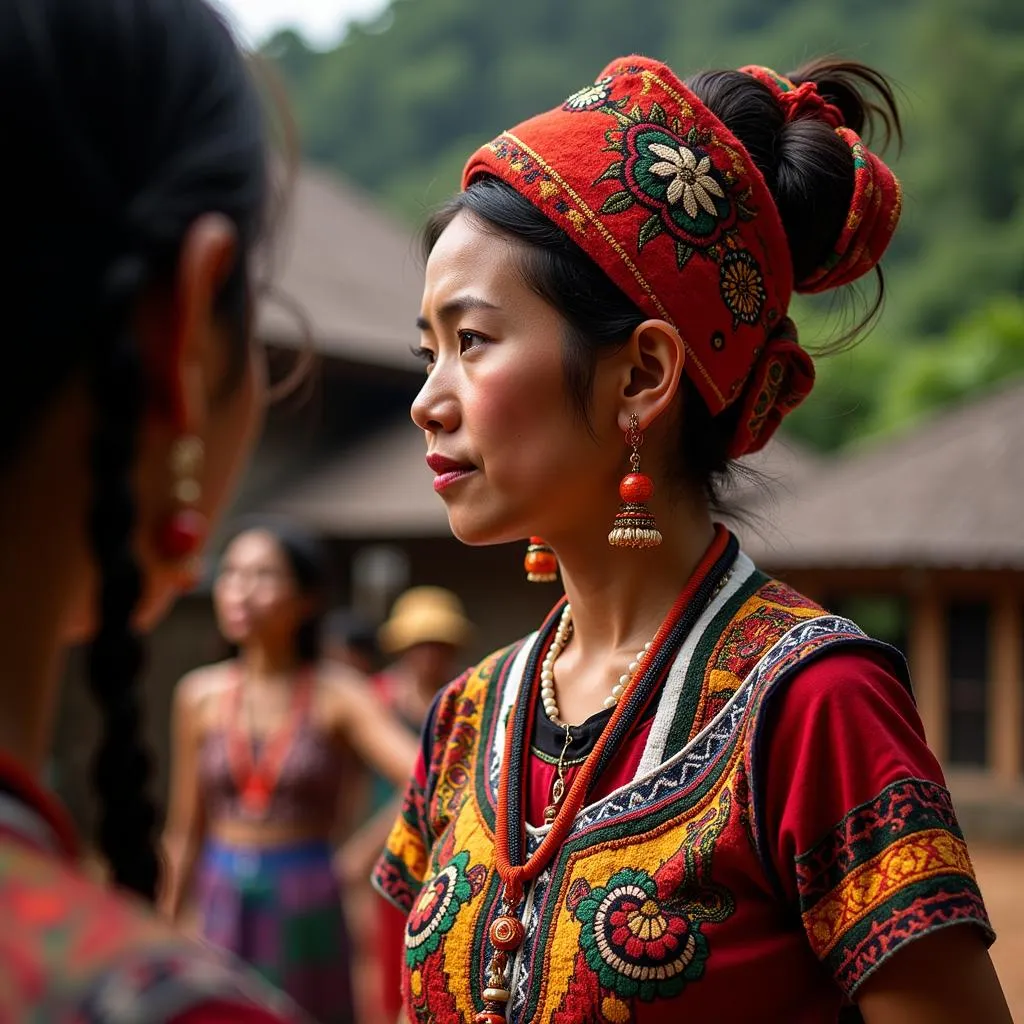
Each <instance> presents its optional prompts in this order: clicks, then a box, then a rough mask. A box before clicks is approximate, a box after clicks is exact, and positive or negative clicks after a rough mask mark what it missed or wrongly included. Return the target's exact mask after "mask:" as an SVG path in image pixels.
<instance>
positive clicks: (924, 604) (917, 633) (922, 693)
mask: <svg viewBox="0 0 1024 1024" xmlns="http://www.w3.org/2000/svg"><path fill="white" fill-rule="evenodd" d="M923 582H924V586H923V587H921V588H920V589H919V590H917V592H916V593H915V594H914V595H913V596H912V598H911V606H910V631H909V632H910V635H909V638H908V644H907V647H908V650H907V660H908V661H909V662H910V673H911V678H912V679H913V683H914V695H915V697H916V698H917V709H918V711H919V712H920V714H921V721H922V722H923V723H924V733H925V736H926V737H927V739H928V745H929V746H930V747H931V748H932V750H933V751H934V752H935V756H936V757H938V759H939V760H940V761H944V760H945V758H946V754H947V751H948V749H949V744H948V732H949V729H948V722H947V717H948V707H949V678H948V674H947V671H946V632H947V631H946V606H945V601H944V599H943V595H941V594H939V593H937V592H936V590H935V587H934V584H933V582H932V581H931V580H925V581H923Z"/></svg>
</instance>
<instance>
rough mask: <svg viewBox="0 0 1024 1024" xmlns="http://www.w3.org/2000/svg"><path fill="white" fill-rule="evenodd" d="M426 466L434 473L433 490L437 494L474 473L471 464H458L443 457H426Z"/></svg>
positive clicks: (474, 467) (435, 455) (474, 468)
mask: <svg viewBox="0 0 1024 1024" xmlns="http://www.w3.org/2000/svg"><path fill="white" fill-rule="evenodd" d="M427 465H428V466H429V467H430V468H431V469H432V470H433V471H434V474H435V475H434V490H435V491H437V493H438V494H440V493H441V491H444V490H446V489H447V488H449V487H451V486H452V484H455V483H458V481H459V480H463V479H465V478H466V477H467V476H469V475H470V474H471V473H475V472H476V466H474V465H473V464H472V463H470V462H458V461H456V460H455V459H449V458H447V457H446V456H444V455H437V454H434V455H428V456H427Z"/></svg>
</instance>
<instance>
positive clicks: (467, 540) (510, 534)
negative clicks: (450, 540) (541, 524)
mask: <svg viewBox="0 0 1024 1024" xmlns="http://www.w3.org/2000/svg"><path fill="white" fill-rule="evenodd" d="M448 525H449V527H451V531H452V535H453V536H454V537H455V539H456V540H457V541H459V542H460V543H461V544H466V545H467V546H469V547H489V546H491V545H494V544H508V543H509V542H511V541H515V540H518V539H520V538H521V537H522V536H523V534H522V533H521V532H519V531H515V530H509V529H507V528H505V526H504V524H502V525H499V524H498V523H496V522H495V521H494V520H491V519H487V518H485V517H483V516H481V515H479V514H474V515H466V514H459V512H458V511H456V510H452V509H449V510H448Z"/></svg>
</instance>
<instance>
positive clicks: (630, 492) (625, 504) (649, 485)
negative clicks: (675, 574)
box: [608, 412, 662, 548]
mask: <svg viewBox="0 0 1024 1024" xmlns="http://www.w3.org/2000/svg"><path fill="white" fill-rule="evenodd" d="M643 443H644V435H643V431H642V430H641V429H640V418H639V417H638V416H637V414H636V413H635V412H634V413H632V414H631V415H630V417H629V429H628V430H627V431H626V444H627V445H629V447H630V448H632V449H633V451H632V453H631V454H630V456H629V466H630V470H631V472H629V473H627V474H626V475H625V476H624V477H623V478H622V480H621V481H620V482H619V497H620V498H621V499H622V505H621V506H620V507H619V511H618V514H617V515H616V516H615V522H614V523H612V531H611V533H609V534H608V543H609V544H611V545H612V547H616V548H656V547H657V546H658V545H659V544H660V543H661V541H662V537H661V531H660V530H659V529H658V524H657V522H656V521H655V519H654V513H653V512H651V510H650V509H649V508H648V507H647V502H648V501H650V500H651V498H652V497H654V481H653V480H652V479H651V478H650V477H649V476H647V475H646V474H645V473H641V472H640V446H641V445H642V444H643Z"/></svg>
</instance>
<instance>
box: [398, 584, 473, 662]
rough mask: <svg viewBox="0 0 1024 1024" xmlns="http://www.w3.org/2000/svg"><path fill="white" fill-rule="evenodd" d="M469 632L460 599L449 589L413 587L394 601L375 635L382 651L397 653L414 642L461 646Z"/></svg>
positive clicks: (465, 641) (471, 628)
mask: <svg viewBox="0 0 1024 1024" xmlns="http://www.w3.org/2000/svg"><path fill="white" fill-rule="evenodd" d="M472 633H473V624H472V623H471V622H470V621H469V619H467V618H466V613H465V610H464V608H463V606H462V602H461V601H460V600H459V599H458V597H456V596H455V594H453V593H452V592H451V591H450V590H445V589H444V588H442V587H413V588H412V589H410V590H407V591H406V592H405V593H404V594H402V595H401V596H400V597H399V598H398V600H397V601H395V603H394V606H393V607H392V609H391V617H390V618H389V619H388V620H387V622H385V623H384V625H382V626H381V627H380V633H379V634H378V637H379V640H380V646H381V650H383V651H384V652H385V653H386V654H399V653H400V652H402V651H406V650H408V649H409V648H410V647H415V646H416V644H426V643H435V644H451V645H452V646H453V647H463V646H465V644H466V643H467V641H468V640H469V638H470V636H471V635H472Z"/></svg>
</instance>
